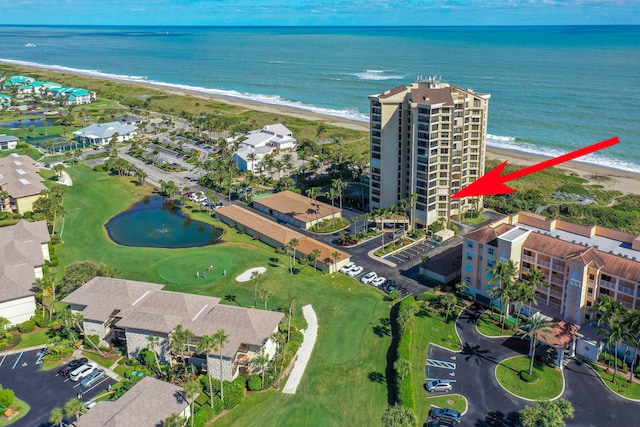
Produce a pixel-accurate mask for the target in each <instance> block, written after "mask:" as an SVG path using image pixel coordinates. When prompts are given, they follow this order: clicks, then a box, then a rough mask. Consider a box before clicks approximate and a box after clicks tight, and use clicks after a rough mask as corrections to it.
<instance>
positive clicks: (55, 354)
mask: <svg viewBox="0 0 640 427" xmlns="http://www.w3.org/2000/svg"><path fill="white" fill-rule="evenodd" d="M75 349H76V345H75V342H73V341H72V340H62V341H60V342H57V343H54V344H51V345H49V346H48V347H47V350H49V353H48V354H47V355H46V356H44V360H45V361H47V362H50V361H54V360H60V359H64V358H65V357H69V356H71V355H72V354H73V352H74V350H75Z"/></svg>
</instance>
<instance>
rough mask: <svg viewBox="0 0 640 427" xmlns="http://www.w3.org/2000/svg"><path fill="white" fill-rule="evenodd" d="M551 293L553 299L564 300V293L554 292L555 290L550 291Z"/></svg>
mask: <svg viewBox="0 0 640 427" xmlns="http://www.w3.org/2000/svg"><path fill="white" fill-rule="evenodd" d="M549 293H550V294H551V296H552V297H556V298H562V292H558V291H554V290H553V289H550V290H549Z"/></svg>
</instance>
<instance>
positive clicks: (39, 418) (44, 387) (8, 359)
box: [0, 350, 116, 427]
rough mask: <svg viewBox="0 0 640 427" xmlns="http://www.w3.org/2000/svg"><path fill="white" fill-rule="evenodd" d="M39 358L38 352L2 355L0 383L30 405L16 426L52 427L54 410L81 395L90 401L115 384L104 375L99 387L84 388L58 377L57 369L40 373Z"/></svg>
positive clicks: (83, 398) (96, 385)
mask: <svg viewBox="0 0 640 427" xmlns="http://www.w3.org/2000/svg"><path fill="white" fill-rule="evenodd" d="M39 355H40V351H39V350H32V351H28V352H23V353H16V354H9V355H0V384H2V386H3V387H4V388H9V389H12V390H13V391H15V393H16V397H18V398H19V399H21V400H23V401H25V402H27V404H29V406H31V410H30V411H29V413H28V414H27V415H26V416H25V417H24V418H21V419H20V420H19V421H18V422H17V423H15V425H16V426H29V427H32V426H33V427H44V426H49V425H50V424H49V417H50V415H51V410H52V409H53V408H55V407H64V405H65V403H67V402H68V401H69V400H71V399H73V398H74V397H78V393H80V392H82V400H83V401H85V402H88V401H90V400H91V399H93V398H94V397H95V396H97V395H98V394H101V393H103V392H104V391H105V390H107V388H108V387H109V385H113V384H115V383H116V381H115V380H114V379H112V378H110V377H108V376H106V375H105V376H104V377H103V378H102V379H100V380H99V381H98V382H97V383H96V384H94V385H93V386H91V387H90V388H87V389H84V388H83V387H82V386H81V385H80V382H73V381H70V380H69V379H68V378H63V377H61V376H58V375H57V374H56V372H57V368H56V369H52V370H50V371H43V370H41V367H42V364H37V363H36V362H38V360H39Z"/></svg>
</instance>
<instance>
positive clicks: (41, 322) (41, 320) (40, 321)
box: [31, 316, 49, 328]
mask: <svg viewBox="0 0 640 427" xmlns="http://www.w3.org/2000/svg"><path fill="white" fill-rule="evenodd" d="M31 320H33V321H34V322H35V324H36V325H38V327H39V328H46V327H47V325H48V324H49V319H47V318H46V317H44V316H33V317H32V318H31Z"/></svg>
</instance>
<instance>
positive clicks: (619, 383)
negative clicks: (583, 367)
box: [589, 363, 640, 399]
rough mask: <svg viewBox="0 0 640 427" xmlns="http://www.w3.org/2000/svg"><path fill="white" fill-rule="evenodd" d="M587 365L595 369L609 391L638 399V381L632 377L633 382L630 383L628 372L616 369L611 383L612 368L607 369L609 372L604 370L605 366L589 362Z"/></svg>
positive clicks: (639, 392)
mask: <svg viewBox="0 0 640 427" xmlns="http://www.w3.org/2000/svg"><path fill="white" fill-rule="evenodd" d="M589 365H590V366H591V367H592V368H593V369H595V371H596V372H597V373H598V375H599V376H600V378H602V379H603V380H604V383H605V384H606V386H607V387H609V389H611V391H613V392H614V393H619V394H620V395H622V396H624V397H628V398H630V399H640V383H639V382H638V380H637V379H635V378H634V381H633V383H630V382H629V381H628V380H629V374H628V373H627V374H621V373H620V371H618V375H616V382H615V383H613V382H611V380H612V379H613V368H611V369H610V370H609V372H606V371H605V368H603V367H602V366H600V365H599V364H597V363H589Z"/></svg>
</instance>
